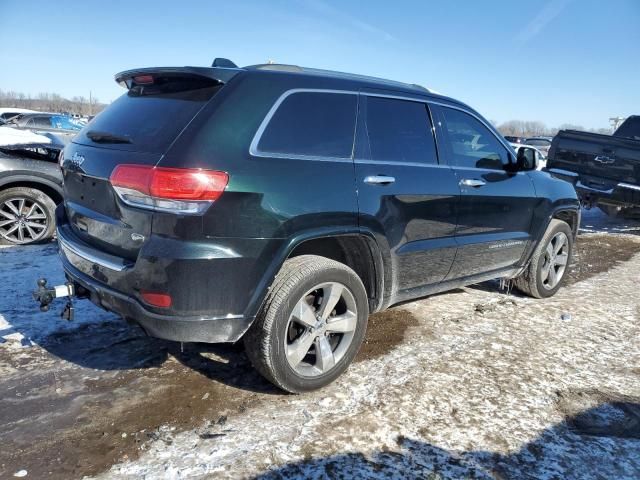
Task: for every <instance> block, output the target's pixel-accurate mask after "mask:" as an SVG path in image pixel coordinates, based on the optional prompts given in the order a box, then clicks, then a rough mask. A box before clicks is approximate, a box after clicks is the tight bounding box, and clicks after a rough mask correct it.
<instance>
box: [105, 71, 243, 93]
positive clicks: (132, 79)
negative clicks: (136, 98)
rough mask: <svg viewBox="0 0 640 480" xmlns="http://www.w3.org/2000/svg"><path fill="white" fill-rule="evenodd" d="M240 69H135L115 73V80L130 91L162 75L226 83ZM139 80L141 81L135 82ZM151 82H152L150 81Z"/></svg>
mask: <svg viewBox="0 0 640 480" xmlns="http://www.w3.org/2000/svg"><path fill="white" fill-rule="evenodd" d="M241 71H242V69H241V68H231V67H218V66H216V67H213V68H211V67H152V68H137V69H135V70H126V71H124V72H120V73H117V74H116V75H115V80H116V82H118V84H120V86H122V87H125V88H127V89H130V88H131V87H132V86H134V85H136V84H144V83H145V81H144V78H145V77H147V78H149V77H152V76H153V75H162V76H163V77H201V78H208V79H211V80H215V81H217V82H218V83H227V82H228V81H229V80H231V79H232V78H233V77H234V76H236V75H237V74H238V73H239V72H241ZM136 78H139V79H140V80H141V81H136ZM151 81H152V80H151Z"/></svg>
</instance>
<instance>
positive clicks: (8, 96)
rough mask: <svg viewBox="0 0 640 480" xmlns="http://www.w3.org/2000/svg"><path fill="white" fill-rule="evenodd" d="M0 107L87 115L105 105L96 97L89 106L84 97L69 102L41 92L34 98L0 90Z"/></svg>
mask: <svg viewBox="0 0 640 480" xmlns="http://www.w3.org/2000/svg"><path fill="white" fill-rule="evenodd" d="M0 107H15V108H28V109H33V110H39V111H42V112H52V113H74V114H80V115H89V114H90V112H93V114H94V115H95V114H96V113H98V112H100V111H101V110H102V109H103V108H104V107H105V105H104V104H101V103H100V102H99V100H98V99H97V98H96V97H93V98H92V99H91V104H90V103H89V102H88V101H87V99H86V97H83V96H76V97H73V98H72V99H71V100H69V99H67V98H64V97H63V96H61V95H60V94H58V93H49V92H41V93H39V94H37V95H36V96H35V97H31V95H28V94H24V93H22V92H14V91H4V90H0Z"/></svg>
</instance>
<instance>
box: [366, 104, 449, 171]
mask: <svg viewBox="0 0 640 480" xmlns="http://www.w3.org/2000/svg"><path fill="white" fill-rule="evenodd" d="M367 133H368V135H369V146H370V148H371V160H376V161H383V162H411V163H438V160H437V157H436V146H435V140H434V138H433V129H432V128H431V120H430V119H429V113H428V111H427V106H426V104H424V103H421V102H412V101H409V100H396V99H392V98H381V97H368V98H367Z"/></svg>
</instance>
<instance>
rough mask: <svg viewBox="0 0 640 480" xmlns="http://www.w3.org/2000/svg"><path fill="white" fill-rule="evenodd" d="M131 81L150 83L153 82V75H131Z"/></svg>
mask: <svg viewBox="0 0 640 480" xmlns="http://www.w3.org/2000/svg"><path fill="white" fill-rule="evenodd" d="M133 81H134V82H136V83H137V84H138V85H150V84H152V83H153V75H137V76H135V77H133Z"/></svg>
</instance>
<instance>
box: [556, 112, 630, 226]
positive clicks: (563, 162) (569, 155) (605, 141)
mask: <svg viewBox="0 0 640 480" xmlns="http://www.w3.org/2000/svg"><path fill="white" fill-rule="evenodd" d="M547 167H548V168H550V169H551V170H553V171H555V172H557V173H558V174H560V175H563V176H564V177H566V178H569V179H571V181H572V182H574V183H575V185H576V191H577V192H578V195H579V197H580V200H581V201H582V203H583V204H584V205H585V206H586V207H587V208H590V207H592V206H598V207H599V208H600V209H601V210H603V211H604V212H605V213H607V215H611V216H618V215H620V216H622V217H627V218H635V219H640V116H639V115H632V116H630V117H629V118H627V119H626V120H625V121H624V123H622V125H620V127H618V129H617V130H616V131H615V132H613V135H601V134H598V133H591V132H581V131H578V130H560V131H559V132H558V134H557V135H556V136H555V138H554V139H553V144H552V146H551V150H550V151H549V162H548V164H547Z"/></svg>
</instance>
